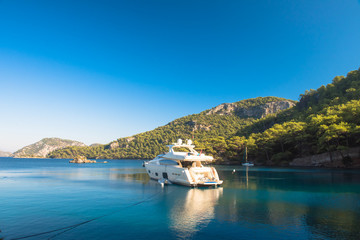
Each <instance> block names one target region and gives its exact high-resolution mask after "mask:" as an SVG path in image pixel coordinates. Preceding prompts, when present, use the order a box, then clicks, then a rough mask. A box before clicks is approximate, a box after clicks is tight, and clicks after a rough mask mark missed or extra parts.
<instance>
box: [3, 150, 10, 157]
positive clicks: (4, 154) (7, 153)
mask: <svg viewBox="0 0 360 240" xmlns="http://www.w3.org/2000/svg"><path fill="white" fill-rule="evenodd" d="M11 156H12V153H11V152H3V151H0V157H11Z"/></svg>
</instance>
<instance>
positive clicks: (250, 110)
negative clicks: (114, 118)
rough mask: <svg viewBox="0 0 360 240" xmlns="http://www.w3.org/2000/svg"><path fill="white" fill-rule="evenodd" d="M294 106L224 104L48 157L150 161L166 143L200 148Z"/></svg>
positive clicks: (269, 100) (276, 101)
mask: <svg viewBox="0 0 360 240" xmlns="http://www.w3.org/2000/svg"><path fill="white" fill-rule="evenodd" d="M294 105H295V102H294V101H291V100H287V99H283V98H277V97H259V98H255V99H247V100H243V101H239V102H235V103H224V104H221V105H219V106H216V107H214V108H212V109H209V110H206V111H203V112H201V113H199V114H193V115H189V116H186V117H182V118H179V119H176V120H174V121H172V122H170V123H169V124H167V125H165V126H162V127H158V128H156V129H154V130H152V131H148V132H144V133H140V134H137V135H134V136H131V137H127V138H119V139H117V140H116V141H113V142H111V143H110V144H107V145H98V146H91V147H76V146H72V147H67V148H64V149H59V150H56V151H53V152H51V153H50V154H48V157H51V158H73V157H75V156H76V155H85V156H86V157H87V158H101V159H123V158H128V159H139V158H141V159H151V158H153V157H155V156H156V155H157V154H159V153H161V152H164V151H165V150H166V149H167V147H166V146H165V145H166V144H169V143H172V142H175V141H176V140H177V139H178V138H182V139H194V140H195V143H196V144H197V145H198V147H203V148H204V147H205V145H204V144H206V143H207V142H208V141H217V140H216V139H223V140H224V139H226V138H228V137H231V136H234V134H236V133H237V132H238V131H239V130H240V129H242V128H243V127H245V126H248V125H250V124H252V123H253V122H254V121H255V120H257V119H261V118H263V117H266V116H268V115H269V114H275V113H277V112H279V111H281V110H285V109H288V108H290V107H292V106H294ZM206 149H207V150H208V153H209V154H213V155H216V150H215V148H213V147H211V144H206Z"/></svg>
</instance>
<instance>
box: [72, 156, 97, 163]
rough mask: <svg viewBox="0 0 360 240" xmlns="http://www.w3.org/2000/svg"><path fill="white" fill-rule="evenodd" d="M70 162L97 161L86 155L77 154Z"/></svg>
mask: <svg viewBox="0 0 360 240" xmlns="http://www.w3.org/2000/svg"><path fill="white" fill-rule="evenodd" d="M69 163H96V161H95V160H89V159H87V158H86V157H85V156H76V157H75V158H74V160H71V161H69Z"/></svg>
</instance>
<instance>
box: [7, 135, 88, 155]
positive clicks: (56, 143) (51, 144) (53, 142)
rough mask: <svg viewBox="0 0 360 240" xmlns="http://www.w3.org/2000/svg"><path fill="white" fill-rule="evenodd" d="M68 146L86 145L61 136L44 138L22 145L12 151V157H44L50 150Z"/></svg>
mask: <svg viewBox="0 0 360 240" xmlns="http://www.w3.org/2000/svg"><path fill="white" fill-rule="evenodd" d="M69 146H86V145H85V144H83V143H81V142H77V141H72V140H66V139H61V138H44V139H42V140H40V141H38V142H36V143H34V144H31V145H28V146H26V147H23V148H22V149H20V150H18V151H16V152H15V153H14V157H16V158H21V157H25V158H26V157H38V158H42V157H46V155H47V154H49V153H50V152H52V151H54V150H57V149H61V148H65V147H69Z"/></svg>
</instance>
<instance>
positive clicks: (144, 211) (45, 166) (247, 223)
mask: <svg viewBox="0 0 360 240" xmlns="http://www.w3.org/2000/svg"><path fill="white" fill-rule="evenodd" d="M68 161H69V160H64V159H12V158H0V230H1V232H0V239H4V240H11V239H30V240H33V239H57V240H61V239H63V240H64V239H66V240H69V239H80V240H81V239H84V240H85V239H86V240H89V239H92V240H93V239H102V240H103V239H158V240H161V239H164V240H169V239H200V240H202V239H204V240H205V239H206V240H208V239H231V240H233V239H246V240H249V239H251V240H254V239H356V240H358V239H360V171H359V170H338V169H293V168H267V167H252V168H245V167H241V166H215V167H216V168H217V170H218V173H219V175H220V178H221V179H223V180H224V185H223V186H222V187H218V188H189V187H184V186H177V185H168V186H165V187H163V188H162V187H161V185H160V184H158V183H157V182H156V181H153V180H150V179H149V177H148V175H147V174H146V172H145V170H144V168H143V167H142V165H141V164H142V161H140V160H107V161H108V163H106V164H105V163H96V164H70V163H68ZM98 161H101V160H98ZM233 169H235V170H236V171H235V172H233Z"/></svg>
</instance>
